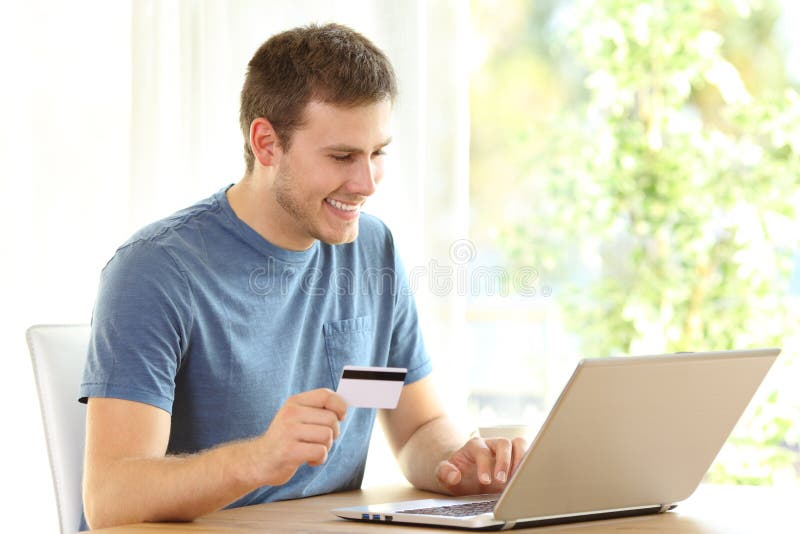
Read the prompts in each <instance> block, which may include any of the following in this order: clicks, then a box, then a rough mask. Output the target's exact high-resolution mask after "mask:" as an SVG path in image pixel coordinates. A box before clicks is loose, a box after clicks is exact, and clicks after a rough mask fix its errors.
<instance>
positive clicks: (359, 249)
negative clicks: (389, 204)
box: [80, 190, 431, 506]
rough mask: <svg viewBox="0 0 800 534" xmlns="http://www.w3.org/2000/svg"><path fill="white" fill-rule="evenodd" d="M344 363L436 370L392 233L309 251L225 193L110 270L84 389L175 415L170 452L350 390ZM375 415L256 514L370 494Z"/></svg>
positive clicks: (366, 415) (150, 236)
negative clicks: (295, 399)
mask: <svg viewBox="0 0 800 534" xmlns="http://www.w3.org/2000/svg"><path fill="white" fill-rule="evenodd" d="M344 365H377V366H391V367H406V368H408V375H407V378H406V383H411V382H414V381H416V380H419V379H420V378H422V377H424V376H425V375H427V374H428V373H429V372H430V371H431V364H430V361H429V359H428V356H427V354H426V352H425V348H424V346H423V342H422V337H421V334H420V329H419V325H418V322H417V311H416V308H415V305H414V299H413V296H412V295H411V292H410V290H409V287H408V282H407V279H406V276H405V272H404V270H403V268H402V266H401V263H400V261H399V258H398V257H397V252H396V250H395V247H394V243H393V241H392V235H391V233H390V232H389V230H388V229H387V228H386V226H385V225H384V224H383V223H382V222H380V221H379V220H378V219H376V218H375V217H372V216H369V215H366V214H362V215H361V217H360V220H359V235H358V238H357V239H356V240H355V241H354V242H352V243H347V244H343V245H327V244H325V243H321V242H319V241H317V242H315V243H314V245H313V246H312V247H311V248H309V249H308V250H305V251H301V252H295V251H289V250H284V249H282V248H279V247H276V246H274V245H272V244H271V243H269V242H267V241H266V240H264V239H263V238H262V237H261V236H260V235H259V234H257V233H256V232H255V231H254V230H253V229H252V228H250V227H249V226H247V225H246V224H245V223H244V222H243V221H242V220H240V219H239V218H238V217H237V216H236V215H235V214H234V212H233V210H232V209H231V207H230V204H229V203H228V201H227V198H226V196H225V190H222V191H220V192H218V193H217V194H215V195H213V196H212V197H210V198H208V199H206V200H204V201H201V202H199V203H197V204H195V205H194V206H192V207H190V208H187V209H185V210H182V211H179V212H178V213H176V214H174V215H173V216H171V217H168V218H166V219H164V220H162V221H159V222H156V223H154V224H151V225H149V226H147V227H145V228H144V229H142V230H140V231H139V232H137V233H136V234H135V235H134V236H133V237H132V238H131V239H130V240H129V241H128V242H127V243H125V244H124V245H123V246H122V247H120V248H119V249H118V250H117V252H116V254H115V255H114V257H113V258H112V259H111V261H110V262H109V263H108V265H106V267H105V269H104V270H103V273H102V276H101V281H100V288H99V293H98V297H97V302H96V304H95V309H94V314H93V318H92V335H91V342H90V346H89V352H88V359H87V363H86V368H85V371H84V376H83V383H82V384H81V388H80V397H81V401H82V402H85V401H86V399H87V398H88V397H113V398H120V399H127V400H132V401H138V402H142V403H147V404H150V405H153V406H156V407H158V408H160V409H162V410H165V411H167V412H169V413H170V414H172V420H171V421H172V422H171V429H170V438H169V445H168V448H167V452H168V454H179V453H193V452H197V451H201V450H204V449H208V448H210V447H213V446H215V445H218V444H220V443H225V442H229V441H232V440H238V439H242V438H249V437H254V436H258V435H260V434H262V433H263V432H264V431H265V430H266V429H267V427H268V426H269V424H270V421H272V418H273V417H274V415H275V413H276V412H277V410H278V409H279V408H280V407H281V405H283V403H284V402H285V401H286V399H287V398H288V397H289V396H291V395H294V394H296V393H301V392H303V391H308V390H311V389H315V388H321V387H326V388H330V389H334V390H335V389H336V386H337V383H338V379H339V376H340V374H341V370H342V367H343V366H344ZM374 419H375V410H371V409H363V408H358V409H350V410H348V413H347V416H346V418H345V420H344V422H343V423H342V424H341V433H340V435H339V438H338V439H337V440H336V441H335V443H334V445H333V448H332V449H331V451H330V453H329V456H328V460H327V461H326V462H325V464H324V465H321V466H318V467H310V466H308V465H303V466H301V467H300V469H298V471H297V473H296V474H295V475H294V477H292V479H291V480H290V481H289V482H287V483H286V484H283V485H281V486H274V487H273V486H266V487H262V488H259V489H257V490H255V491H253V492H251V493H250V494H248V495H246V496H245V497H243V498H241V499H239V500H238V501H236V502H234V503H233V504H232V505H231V506H242V505H246V504H254V503H260V502H267V501H274V500H281V499H293V498H298V497H306V496H310V495H318V494H322V493H328V492H333V491H340V490H346V489H353V488H358V487H359V486H360V484H361V480H362V477H363V473H364V464H365V461H366V456H367V447H368V445H369V439H370V434H371V432H372V425H373V422H374Z"/></svg>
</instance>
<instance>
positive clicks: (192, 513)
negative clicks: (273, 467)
mask: <svg viewBox="0 0 800 534" xmlns="http://www.w3.org/2000/svg"><path fill="white" fill-rule="evenodd" d="M254 445H255V442H254V441H252V440H251V441H242V442H236V443H231V444H228V445H223V446H220V447H217V448H214V449H210V450H208V451H204V452H202V453H197V454H193V455H187V456H165V457H161V458H125V459H118V460H97V459H94V460H93V461H92V462H88V461H87V469H86V477H85V481H84V507H85V514H86V518H87V521H88V522H89V525H90V526H91V527H92V528H99V527H103V526H109V525H119V524H126V523H136V522H143V521H189V520H192V519H194V518H196V517H198V516H200V515H203V514H206V513H209V512H212V511H214V510H218V509H220V508H222V507H224V506H226V505H227V504H230V503H231V502H233V501H234V500H236V499H237V498H239V497H241V496H243V495H245V494H246V493H248V492H250V491H252V490H253V489H255V488H257V487H259V486H260V485H262V484H261V481H260V480H258V478H257V477H256V476H254V475H252V474H251V473H250V469H248V466H250V467H252V465H254V464H255V462H251V461H250V457H251V456H252V455H253V449H254Z"/></svg>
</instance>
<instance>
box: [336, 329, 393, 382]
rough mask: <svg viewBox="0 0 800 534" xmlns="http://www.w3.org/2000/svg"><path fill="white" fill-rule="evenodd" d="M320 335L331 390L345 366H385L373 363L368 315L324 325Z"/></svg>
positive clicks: (371, 337)
mask: <svg viewBox="0 0 800 534" xmlns="http://www.w3.org/2000/svg"><path fill="white" fill-rule="evenodd" d="M322 335H323V336H324V337H325V352H326V354H327V355H328V363H329V364H330V368H331V385H330V388H331V389H336V386H337V385H338V383H339V377H340V376H341V374H342V368H343V367H344V366H345V365H385V363H383V364H381V363H380V362H377V363H376V362H374V361H373V354H372V350H373V347H372V345H373V334H372V319H371V318H370V317H369V316H368V315H365V316H362V317H355V318H353V319H343V320H341V321H330V322H327V323H324V324H323V325H322Z"/></svg>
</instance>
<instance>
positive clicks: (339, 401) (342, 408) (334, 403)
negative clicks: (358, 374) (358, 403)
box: [325, 390, 347, 421]
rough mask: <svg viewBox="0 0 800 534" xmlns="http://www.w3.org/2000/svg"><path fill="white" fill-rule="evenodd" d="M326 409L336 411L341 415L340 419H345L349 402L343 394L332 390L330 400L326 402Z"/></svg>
mask: <svg viewBox="0 0 800 534" xmlns="http://www.w3.org/2000/svg"><path fill="white" fill-rule="evenodd" d="M329 391H330V390H329ZM325 409H326V410H330V411H332V412H333V413H335V414H336V415H337V416H338V417H339V421H344V416H345V414H347V403H346V402H345V400H344V399H343V398H342V397H341V395H339V394H338V393H334V392H333V391H331V392H330V396H329V397H328V400H327V401H326V402H325Z"/></svg>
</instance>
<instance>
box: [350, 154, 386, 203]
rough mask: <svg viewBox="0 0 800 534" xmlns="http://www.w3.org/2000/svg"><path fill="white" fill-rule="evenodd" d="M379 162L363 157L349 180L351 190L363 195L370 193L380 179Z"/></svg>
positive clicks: (373, 190) (366, 195)
mask: <svg viewBox="0 0 800 534" xmlns="http://www.w3.org/2000/svg"><path fill="white" fill-rule="evenodd" d="M381 173H382V169H381V167H380V164H379V163H377V162H375V161H373V160H372V159H371V158H365V159H364V161H362V163H361V164H360V165H358V168H357V169H356V171H355V176H353V179H352V180H351V181H350V182H351V186H352V189H351V192H352V193H356V194H359V195H361V196H364V197H368V196H370V195H372V194H373V193H374V192H375V190H376V188H377V185H378V182H379V181H380V179H381Z"/></svg>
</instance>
